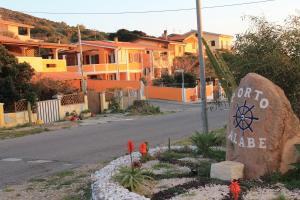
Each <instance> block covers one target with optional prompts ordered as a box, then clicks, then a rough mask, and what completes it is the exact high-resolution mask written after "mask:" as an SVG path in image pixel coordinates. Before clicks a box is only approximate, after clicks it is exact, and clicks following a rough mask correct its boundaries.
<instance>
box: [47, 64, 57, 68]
mask: <svg viewBox="0 0 300 200" xmlns="http://www.w3.org/2000/svg"><path fill="white" fill-rule="evenodd" d="M55 67H56V64H47V68H55Z"/></svg>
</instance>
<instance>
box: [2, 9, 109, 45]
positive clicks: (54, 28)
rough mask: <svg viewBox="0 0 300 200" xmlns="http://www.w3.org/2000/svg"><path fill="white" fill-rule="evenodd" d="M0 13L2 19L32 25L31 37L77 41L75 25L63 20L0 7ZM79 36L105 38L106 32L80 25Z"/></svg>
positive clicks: (50, 40)
mask: <svg viewBox="0 0 300 200" xmlns="http://www.w3.org/2000/svg"><path fill="white" fill-rule="evenodd" d="M0 15H1V17H2V18H3V19H4V20H10V21H15V22H19V23H24V24H28V25H32V26H34V28H33V29H32V30H31V36H32V37H33V38H37V39H41V40H45V41H47V42H55V43H56V42H58V41H60V42H62V43H70V42H77V41H78V36H77V26H69V25H67V24H66V23H64V22H53V21H50V20H47V19H42V18H38V17H34V16H31V15H28V14H24V13H21V12H16V11H12V10H8V9H5V8H0ZM80 30H81V37H82V39H83V40H103V39H107V34H106V33H104V32H100V31H97V30H91V29H87V28H85V27H84V26H83V25H80Z"/></svg>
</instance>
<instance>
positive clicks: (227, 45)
mask: <svg viewBox="0 0 300 200" xmlns="http://www.w3.org/2000/svg"><path fill="white" fill-rule="evenodd" d="M226 49H229V43H228V41H226Z"/></svg>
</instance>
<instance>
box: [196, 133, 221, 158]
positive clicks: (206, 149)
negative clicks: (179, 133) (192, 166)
mask: <svg viewBox="0 0 300 200" xmlns="http://www.w3.org/2000/svg"><path fill="white" fill-rule="evenodd" d="M191 140H192V143H193V145H195V146H196V147H197V151H198V153H201V154H202V155H203V156H204V157H209V155H210V152H211V149H210V147H212V146H214V145H215V144H216V142H217V136H216V134H214V133H202V134H201V133H199V132H197V131H196V134H194V135H193V136H192V137H191Z"/></svg>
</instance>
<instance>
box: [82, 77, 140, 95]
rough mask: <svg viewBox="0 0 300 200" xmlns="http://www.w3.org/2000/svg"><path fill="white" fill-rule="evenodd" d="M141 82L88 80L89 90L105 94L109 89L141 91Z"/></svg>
mask: <svg viewBox="0 0 300 200" xmlns="http://www.w3.org/2000/svg"><path fill="white" fill-rule="evenodd" d="M140 84H141V83H140V81H118V80H93V79H88V80H87V88H88V90H94V91H97V92H103V91H105V90H107V89H133V90H139V89H140V87H141V85H140Z"/></svg>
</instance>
